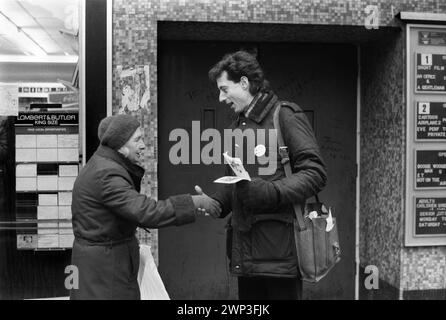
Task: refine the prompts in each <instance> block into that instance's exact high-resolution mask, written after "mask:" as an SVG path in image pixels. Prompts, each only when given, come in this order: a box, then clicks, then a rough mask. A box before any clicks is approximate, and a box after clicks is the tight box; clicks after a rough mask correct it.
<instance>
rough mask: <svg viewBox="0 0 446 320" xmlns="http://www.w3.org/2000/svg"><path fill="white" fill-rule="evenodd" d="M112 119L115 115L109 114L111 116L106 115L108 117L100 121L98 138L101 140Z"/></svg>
mask: <svg viewBox="0 0 446 320" xmlns="http://www.w3.org/2000/svg"><path fill="white" fill-rule="evenodd" d="M112 120H113V116H109V117H106V118H104V119H102V120H101V122H100V123H99V126H98V138H99V141H101V140H102V136H103V135H104V133H105V130H107V128H108V126H109V125H110V122H111V121H112Z"/></svg>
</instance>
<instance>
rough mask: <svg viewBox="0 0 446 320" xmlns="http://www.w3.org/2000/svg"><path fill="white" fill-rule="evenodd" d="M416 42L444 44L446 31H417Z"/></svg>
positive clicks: (426, 44)
mask: <svg viewBox="0 0 446 320" xmlns="http://www.w3.org/2000/svg"><path fill="white" fill-rule="evenodd" d="M418 44H419V45H425V46H446V32H442V31H419V32H418Z"/></svg>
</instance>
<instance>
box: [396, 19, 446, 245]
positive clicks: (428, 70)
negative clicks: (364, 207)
mask: <svg viewBox="0 0 446 320" xmlns="http://www.w3.org/2000/svg"><path fill="white" fill-rule="evenodd" d="M406 37H407V42H406V44H407V47H406V51H407V55H406V57H407V66H406V70H407V72H406V83H407V90H406V111H407V112H406V141H405V142H406V144H405V147H406V159H405V160H406V161H405V169H406V170H405V171H406V190H405V219H404V224H405V226H404V231H405V233H404V244H405V245H406V246H417V247H419V246H446V26H440V25H427V24H425V25H411V24H408V25H407V29H406Z"/></svg>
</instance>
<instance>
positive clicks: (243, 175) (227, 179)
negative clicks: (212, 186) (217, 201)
mask: <svg viewBox="0 0 446 320" xmlns="http://www.w3.org/2000/svg"><path fill="white" fill-rule="evenodd" d="M223 157H224V159H225V160H226V162H227V163H228V165H229V166H230V167H231V169H232V171H233V172H234V174H235V176H224V177H221V178H218V179H216V180H214V182H215V183H224V184H234V183H237V182H239V181H241V180H248V181H251V177H250V176H249V173H248V172H247V171H246V170H245V168H244V167H243V163H242V160H240V158H233V157H230V156H229V155H228V152H225V153H223Z"/></svg>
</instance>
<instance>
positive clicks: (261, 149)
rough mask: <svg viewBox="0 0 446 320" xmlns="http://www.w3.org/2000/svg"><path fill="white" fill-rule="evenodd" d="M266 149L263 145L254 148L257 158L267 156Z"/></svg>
mask: <svg viewBox="0 0 446 320" xmlns="http://www.w3.org/2000/svg"><path fill="white" fill-rule="evenodd" d="M265 152H266V148H265V146H264V145H263V144H259V145H258V146H257V147H255V148H254V154H255V155H256V156H257V157H261V156H263V155H264V154H265Z"/></svg>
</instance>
